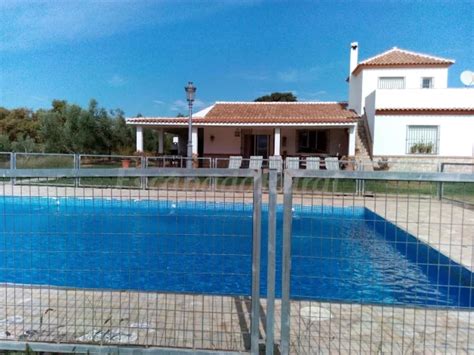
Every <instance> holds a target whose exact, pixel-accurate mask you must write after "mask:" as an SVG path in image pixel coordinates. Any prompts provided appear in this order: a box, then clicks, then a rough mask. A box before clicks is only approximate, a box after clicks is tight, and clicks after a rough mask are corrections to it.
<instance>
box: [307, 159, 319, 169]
mask: <svg viewBox="0 0 474 355" xmlns="http://www.w3.org/2000/svg"><path fill="white" fill-rule="evenodd" d="M320 164H321V159H320V158H319V157H307V158H306V170H319V167H320Z"/></svg>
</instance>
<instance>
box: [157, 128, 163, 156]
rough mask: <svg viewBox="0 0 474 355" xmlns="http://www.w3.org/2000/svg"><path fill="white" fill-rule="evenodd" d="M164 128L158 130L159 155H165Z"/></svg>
mask: <svg viewBox="0 0 474 355" xmlns="http://www.w3.org/2000/svg"><path fill="white" fill-rule="evenodd" d="M163 137H164V134H163V128H160V129H159V130H158V153H160V154H163V143H164V142H163Z"/></svg>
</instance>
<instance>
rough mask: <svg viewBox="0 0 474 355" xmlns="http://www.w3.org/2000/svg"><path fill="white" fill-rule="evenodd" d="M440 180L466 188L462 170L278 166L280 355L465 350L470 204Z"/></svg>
mask: <svg viewBox="0 0 474 355" xmlns="http://www.w3.org/2000/svg"><path fill="white" fill-rule="evenodd" d="M328 178H331V179H334V180H336V181H338V183H343V182H344V181H345V182H346V183H354V182H355V181H356V180H362V181H365V184H366V185H367V186H371V188H372V189H374V190H376V191H375V193H374V194H372V195H369V196H368V195H365V196H355V195H347V194H344V193H340V192H339V191H338V190H337V189H336V188H335V187H334V185H327V186H326V187H327V191H324V192H322V191H320V189H317V188H314V186H319V185H318V180H323V179H328ZM301 179H306V180H307V181H306V185H305V186H303V187H301V184H300V182H299V180H301ZM311 179H313V180H314V182H313V183H312V184H311V183H309V180H311ZM440 182H442V183H443V184H451V185H453V186H455V188H456V191H458V192H461V193H463V194H466V195H469V194H472V193H473V190H472V188H473V186H474V175H472V174H449V173H443V174H440V173H428V174H419V173H411V174H410V173H379V172H365V173H364V172H353V173H349V172H345V173H340V172H327V171H321V172H308V171H295V170H293V171H286V173H285V185H284V212H283V213H284V215H283V221H284V224H283V252H282V263H283V270H282V300H281V302H282V304H281V312H282V314H281V340H280V343H281V351H282V354H289V353H291V354H310V353H356V354H362V353H363V354H365V353H397V354H405V353H471V352H473V351H474V312H473V310H474V274H473V270H474V237H473V236H474V210H472V208H470V206H469V205H468V204H466V203H463V204H459V203H457V204H454V203H452V202H451V201H447V200H445V199H443V200H438V198H437V196H436V191H437V186H438V184H439V183H440Z"/></svg>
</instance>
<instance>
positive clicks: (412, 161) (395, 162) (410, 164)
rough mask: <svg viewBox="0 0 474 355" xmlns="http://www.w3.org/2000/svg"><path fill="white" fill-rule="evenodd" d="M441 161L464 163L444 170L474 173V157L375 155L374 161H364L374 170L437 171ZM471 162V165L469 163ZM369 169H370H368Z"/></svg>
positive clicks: (446, 166) (446, 167)
mask: <svg viewBox="0 0 474 355" xmlns="http://www.w3.org/2000/svg"><path fill="white" fill-rule="evenodd" d="M441 163H454V164H463V165H449V164H446V165H445V166H444V169H443V171H445V172H451V173H474V157H473V158H466V157H439V156H433V157H428V156H422V157H415V156H393V157H390V156H374V158H373V161H372V162H363V165H364V167H367V168H368V167H369V166H372V167H373V169H374V170H378V171H380V170H382V171H383V170H385V171H419V172H437V171H439V169H440V166H441ZM469 164H471V165H469ZM366 170H369V169H366Z"/></svg>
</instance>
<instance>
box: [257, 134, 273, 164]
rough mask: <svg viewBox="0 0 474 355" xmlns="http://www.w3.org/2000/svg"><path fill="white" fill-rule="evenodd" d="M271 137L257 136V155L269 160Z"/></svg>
mask: <svg viewBox="0 0 474 355" xmlns="http://www.w3.org/2000/svg"><path fill="white" fill-rule="evenodd" d="M269 143H270V136H267V135H260V134H258V135H255V151H254V154H255V155H261V156H263V159H268V151H269V146H270V144H269Z"/></svg>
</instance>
